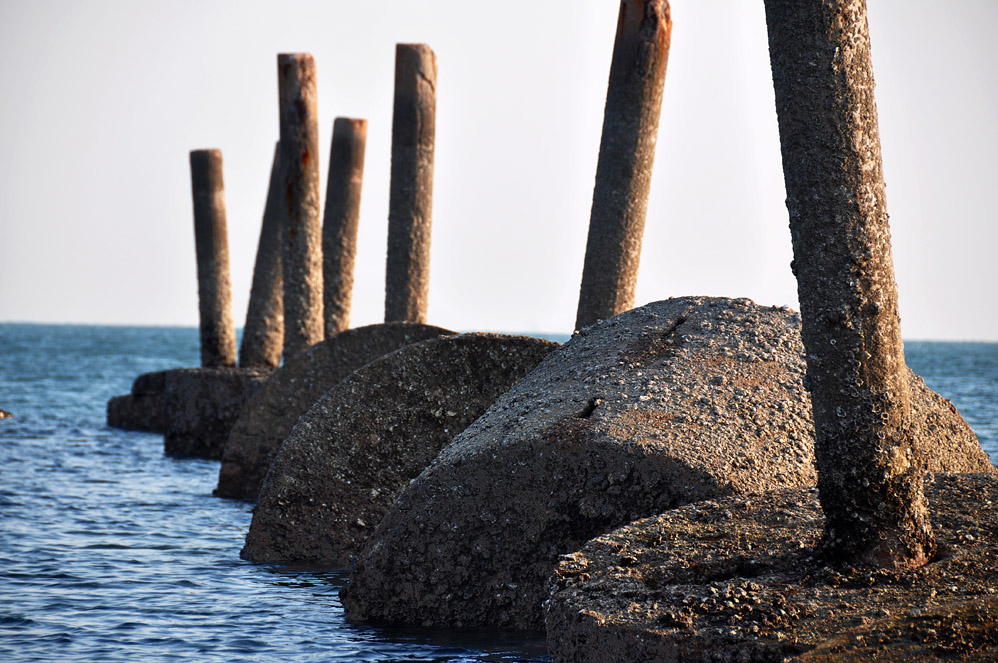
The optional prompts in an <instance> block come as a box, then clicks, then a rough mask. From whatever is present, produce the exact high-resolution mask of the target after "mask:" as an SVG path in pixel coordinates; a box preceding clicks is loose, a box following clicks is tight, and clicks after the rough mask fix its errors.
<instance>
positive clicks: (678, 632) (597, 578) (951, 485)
mask: <svg viewBox="0 0 998 663" xmlns="http://www.w3.org/2000/svg"><path fill="white" fill-rule="evenodd" d="M925 484H926V485H925V492H926V496H927V498H928V504H929V512H930V515H931V517H932V526H933V528H934V530H935V532H936V536H937V538H938V540H939V543H940V552H939V555H938V557H937V558H936V559H934V560H933V561H931V562H930V563H928V564H926V565H924V566H922V567H920V568H917V569H912V570H906V571H888V570H879V571H869V570H867V571H842V570H835V569H833V568H830V567H828V566H825V564H824V563H823V562H822V561H821V559H820V558H819V557H818V555H817V554H816V550H815V545H816V544H817V542H818V540H819V539H820V538H821V533H822V527H823V521H824V516H823V514H822V512H821V508H820V507H819V505H818V499H817V491H816V489H814V488H797V489H783V490H776V491H772V492H769V493H764V494H761V495H754V496H750V497H744V496H739V497H728V498H724V499H720V500H710V501H705V502H701V503H698V504H693V505H689V506H686V507H683V508H681V509H676V510H674V511H670V512H668V513H665V514H662V515H659V516H655V517H653V518H648V519H645V520H641V521H638V522H635V523H631V524H629V525H627V526H625V527H622V528H620V529H618V530H615V531H614V532H612V533H610V534H607V535H605V536H601V537H599V538H598V539H595V540H593V541H590V542H589V543H587V544H586V546H585V547H584V548H583V549H582V550H581V551H579V552H576V553H573V554H570V555H566V556H564V557H563V558H562V560H561V562H560V563H559V565H558V569H557V571H556V572H555V574H554V575H553V576H552V578H551V580H550V583H549V589H550V590H551V592H552V594H551V598H550V600H549V601H548V603H547V626H548V642H549V646H550V648H551V652H552V654H553V655H554V658H555V660H556V661H594V662H595V661H609V660H619V661H684V662H691V663H696V662H707V661H784V660H787V659H788V658H790V659H791V660H795V659H793V658H792V657H795V656H797V655H800V654H804V656H802V657H801V658H800V660H802V661H829V662H831V661H860V660H861V661H902V660H905V661H928V660H953V661H994V660H996V655H998V649H996V647H998V621H996V619H995V617H996V610H995V607H996V606H995V601H996V600H998V597H996V596H995V594H996V591H998V510H996V509H995V505H996V503H998V475H996V473H995V471H994V469H993V468H992V470H991V471H990V472H989V473H982V474H935V475H929V477H928V478H927V480H926V482H925Z"/></svg>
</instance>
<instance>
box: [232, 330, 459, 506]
mask: <svg viewBox="0 0 998 663" xmlns="http://www.w3.org/2000/svg"><path fill="white" fill-rule="evenodd" d="M452 333H453V332H449V331H447V330H446V329H441V328H440V327H430V326H427V325H421V324H414V323H404V322H394V323H389V324H380V325H369V326H367V327H358V328H356V329H349V330H347V331H344V332H340V333H339V334H336V335H335V336H332V337H331V338H327V339H326V340H325V341H322V342H321V343H316V344H315V345H314V346H312V347H311V348H309V349H308V350H307V351H305V352H303V353H302V354H301V355H299V356H297V357H295V358H294V359H292V360H291V361H289V362H287V363H286V364H284V366H282V367H280V368H278V369H277V370H276V371H274V373H273V374H272V375H271V377H270V379H269V380H268V381H267V384H266V386H265V387H264V388H263V389H261V390H260V392H259V393H257V394H256V395H255V396H254V397H253V398H252V399H250V401H249V402H248V403H247V404H246V408H245V411H244V413H243V415H242V416H241V417H240V418H239V419H238V421H236V424H235V426H233V427H232V432H231V433H230V434H229V439H228V441H227V442H226V444H225V451H224V453H223V455H222V468H221V470H220V471H219V475H218V488H217V489H216V490H215V494H216V495H219V496H221V497H233V498H243V499H253V498H255V497H256V496H257V492H258V491H259V490H260V484H261V483H262V482H263V478H264V477H265V476H266V475H267V469H268V468H269V467H270V463H271V460H273V457H274V455H275V454H276V453H277V450H278V448H279V447H280V446H281V443H282V442H284V439H285V438H286V437H287V436H288V435H289V434H290V433H291V430H292V429H293V428H294V427H295V424H296V423H298V418H299V417H300V416H301V415H303V414H305V413H306V412H308V409H309V408H310V407H312V404H313V403H315V402H316V401H317V400H319V398H320V397H322V395H323V394H325V393H326V392H327V391H329V388H330V387H332V386H333V385H335V384H336V383H338V382H339V381H340V380H342V379H343V378H345V377H346V376H347V375H349V374H350V373H352V372H353V371H355V370H356V369H358V368H360V367H361V366H363V365H364V364H366V363H368V362H370V361H373V360H374V359H377V358H378V357H381V356H382V355H385V354H388V353H389V352H392V351H393V350H397V349H398V348H400V347H403V346H406V345H409V344H410V343H416V342H419V341H425V340H427V339H430V338H434V337H437V336H443V335H447V334H452Z"/></svg>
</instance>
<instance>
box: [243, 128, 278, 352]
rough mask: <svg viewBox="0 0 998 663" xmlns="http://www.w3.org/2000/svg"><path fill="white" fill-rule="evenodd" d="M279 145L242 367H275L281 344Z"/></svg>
mask: <svg viewBox="0 0 998 663" xmlns="http://www.w3.org/2000/svg"><path fill="white" fill-rule="evenodd" d="M280 150H281V146H280V143H278V144H277V145H276V146H275V147H274V161H273V165H272V166H271V168H270V187H269V188H268V189H267V204H266V207H265V208H264V211H263V224H262V226H261V228H260V243H259V245H258V246H257V248H256V265H255V267H254V268H253V285H252V287H251V288H250V299H249V306H248V307H247V309H246V326H245V327H243V341H242V345H241V346H240V348H239V365H240V366H242V367H243V368H262V367H266V366H278V365H279V364H280V363H281V350H282V346H283V344H284V297H283V294H284V293H283V288H284V285H283V280H282V278H281V210H280V204H281V196H280V192H281V170H280V157H281V153H280Z"/></svg>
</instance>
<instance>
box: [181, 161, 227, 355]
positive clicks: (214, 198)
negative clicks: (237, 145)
mask: <svg viewBox="0 0 998 663" xmlns="http://www.w3.org/2000/svg"><path fill="white" fill-rule="evenodd" d="M190 161H191V189H192V193H193V198H194V243H195V249H196V251H197V263H198V300H199V308H200V313H201V365H202V366H204V367H205V368H217V367H220V366H235V365H236V329H235V326H234V325H233V323H232V285H231V283H230V281H229V239H228V234H227V230H226V223H225V184H224V181H223V179H222V152H221V150H194V151H193V152H191V155H190Z"/></svg>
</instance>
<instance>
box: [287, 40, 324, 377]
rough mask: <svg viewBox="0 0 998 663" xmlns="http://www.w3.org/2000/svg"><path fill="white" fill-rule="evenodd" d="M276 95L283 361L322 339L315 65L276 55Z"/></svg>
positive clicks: (304, 56)
mask: <svg viewBox="0 0 998 663" xmlns="http://www.w3.org/2000/svg"><path fill="white" fill-rule="evenodd" d="M277 88H278V93H279V96H280V124H281V140H280V143H279V148H280V151H281V154H280V157H279V158H280V160H281V164H280V165H281V167H280V172H281V180H282V182H281V184H282V185H281V189H280V192H281V193H280V201H281V205H280V207H279V209H280V211H281V214H280V217H279V219H280V221H279V224H280V228H281V237H282V241H281V276H282V282H283V285H284V292H283V294H282V300H283V304H284V359H285V360H287V359H290V358H292V357H295V356H297V355H299V354H301V353H302V352H305V351H306V350H307V349H308V348H310V347H311V346H313V345H315V344H316V343H318V342H319V341H321V340H322V339H323V333H324V332H323V327H322V229H321V225H322V215H321V209H320V207H319V187H320V184H321V180H320V177H319V124H318V115H319V113H318V110H317V103H318V95H317V90H316V72H315V60H314V59H313V58H312V56H311V55H309V54H308V53H281V54H278V56H277Z"/></svg>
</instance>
